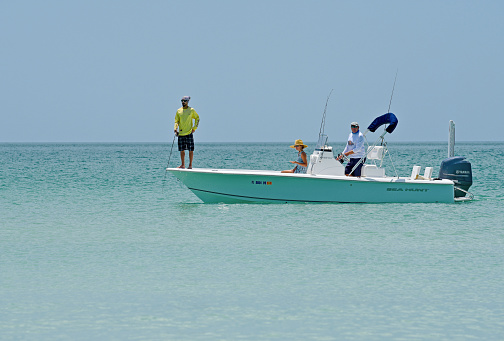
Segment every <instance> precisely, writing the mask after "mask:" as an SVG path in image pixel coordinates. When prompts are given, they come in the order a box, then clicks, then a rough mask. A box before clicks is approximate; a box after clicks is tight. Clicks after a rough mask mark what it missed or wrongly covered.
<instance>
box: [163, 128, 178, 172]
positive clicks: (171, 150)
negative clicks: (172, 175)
mask: <svg viewBox="0 0 504 341" xmlns="http://www.w3.org/2000/svg"><path fill="white" fill-rule="evenodd" d="M176 136H177V134H174V135H173V142H172V144H171V149H170V156H169V157H168V164H167V165H166V167H165V173H164V180H166V173H168V171H167V170H166V169H167V168H168V166H170V159H171V155H172V152H173V145H174V144H175V137H176Z"/></svg>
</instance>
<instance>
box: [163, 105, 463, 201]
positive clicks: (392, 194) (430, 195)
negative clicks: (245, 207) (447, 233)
mask: <svg viewBox="0 0 504 341" xmlns="http://www.w3.org/2000/svg"><path fill="white" fill-rule="evenodd" d="M389 114H390V113H389ZM389 114H385V115H389ZM385 115H382V116H380V117H379V118H383V117H384V116H385ZM391 115H392V116H393V118H395V116H394V115H393V114H391ZM379 118H377V120H378V119H379ZM375 121H376V120H375ZM386 121H387V123H390V120H388V119H387V120H386ZM373 123H375V122H373ZM378 123H380V122H378ZM382 124H384V123H381V124H380V125H382ZM395 125H397V119H396V121H395ZM395 125H394V126H393V127H392V124H390V125H389V127H387V129H388V130H389V131H387V130H386V131H385V132H384V133H383V134H382V135H381V136H380V139H381V145H376V144H375V145H373V146H369V147H368V151H367V153H366V163H365V164H364V165H363V167H362V176H361V177H352V176H345V174H344V166H343V165H342V164H341V163H340V162H339V161H337V160H336V158H335V155H334V153H333V149H332V147H331V146H328V145H327V136H326V135H319V142H318V143H317V146H316V148H315V150H314V152H313V154H312V155H311V156H310V161H309V164H308V169H307V173H306V174H299V173H281V172H280V171H272V170H241V169H213V168H195V169H180V168H167V169H166V170H167V171H168V172H170V173H172V174H173V175H174V176H176V177H177V178H178V179H179V180H180V181H182V183H183V184H184V185H185V186H187V188H189V189H190V190H191V191H192V192H193V193H194V194H195V195H196V196H197V197H198V198H200V199H201V200H202V201H203V202H205V203H293V202H301V203H453V202H455V201H462V200H468V199H471V198H472V195H470V194H469V193H468V192H467V190H468V189H469V187H470V186H471V184H472V173H471V165H470V163H469V162H467V161H465V160H464V158H463V157H450V158H448V159H446V160H444V161H443V163H442V165H441V170H440V176H438V177H436V178H434V177H433V175H432V171H433V168H432V167H426V168H425V171H424V173H423V174H420V169H421V167H420V166H416V165H415V166H413V167H412V172H411V175H410V176H408V177H398V176H393V177H392V176H386V175H385V168H382V161H383V158H384V156H385V155H386V154H387V153H388V150H387V146H386V143H384V139H383V138H384V136H385V134H386V133H387V132H392V131H393V129H394V128H395ZM390 127H392V128H391V129H389V128H390ZM369 128H374V130H373V129H369ZM368 130H369V131H373V132H374V131H375V130H376V127H374V126H372V125H370V126H369V127H368ZM366 132H367V131H366ZM361 161H364V158H363V159H362V160H361ZM466 194H467V195H468V196H466Z"/></svg>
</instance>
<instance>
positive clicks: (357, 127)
mask: <svg viewBox="0 0 504 341" xmlns="http://www.w3.org/2000/svg"><path fill="white" fill-rule="evenodd" d="M351 127H352V128H359V126H351Z"/></svg>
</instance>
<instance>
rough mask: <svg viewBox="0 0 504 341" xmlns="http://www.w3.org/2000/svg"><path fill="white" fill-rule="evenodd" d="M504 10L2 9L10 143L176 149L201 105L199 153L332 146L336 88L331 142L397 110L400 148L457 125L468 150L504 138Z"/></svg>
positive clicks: (294, 1)
mask: <svg viewBox="0 0 504 341" xmlns="http://www.w3.org/2000/svg"><path fill="white" fill-rule="evenodd" d="M503 13H504V2H503V1H497V0H495V1H490V0H482V1H466V0H456V1H455V0H444V1H438V0H436V1H430V0H427V1H408V0H400V1H389V0H383V1H374V0H373V1H371V0H367V1H366V0H362V1H350V0H349V1H338V0H330V1H325V0H320V1H298V0H290V1H280V0H278V1H277V0H268V1H263V0H254V1H235V0H233V1H222V0H213V1H191V0H188V1H153V0H142V1H140V0H138V1H130V0H116V1H112V0H99V1H96V0H86V1H77V0H76V1H66V0H62V1H53V0H44V1H38V0H37V1H30V0H26V1H16V0H0V120H1V121H0V142H167V143H171V142H172V140H173V121H174V116H175V112H176V110H177V109H178V108H179V107H180V105H181V103H180V99H181V97H182V96H185V95H188V96H191V101H190V103H189V104H190V106H192V107H193V108H194V109H195V110H196V111H197V112H198V114H199V115H200V118H201V121H200V126H199V128H198V130H197V131H196V133H195V140H196V143H198V142H293V141H294V140H295V139H303V140H304V141H316V140H317V138H318V134H319V132H320V128H321V121H322V116H323V113H324V108H325V105H326V100H327V97H328V95H329V93H330V92H331V90H333V92H332V94H331V96H330V98H329V101H328V103H327V111H326V120H325V126H324V133H326V134H327V135H328V136H329V140H330V141H345V140H346V138H347V136H348V134H349V133H350V123H351V122H352V121H357V122H359V123H360V126H361V129H362V130H364V128H366V127H367V126H368V125H369V124H370V123H371V122H372V121H373V119H374V118H375V117H377V116H379V115H382V114H384V113H386V112H388V108H389V104H390V111H391V112H393V113H394V114H396V116H397V117H398V119H399V124H398V126H397V129H396V130H395V131H394V133H393V134H391V135H389V136H388V137H387V139H388V141H389V142H391V141H398V142H399V141H400V142H402V141H404V142H409V141H411V142H417V141H418V142H424V141H425V142H428V141H447V139H448V125H449V121H450V120H453V121H454V122H455V124H456V139H457V141H504V133H503V132H502V129H501V127H502V126H504V118H503V116H504V115H503V111H504V109H503V107H504V106H503V105H502V101H503V99H504V96H503V95H504V64H503V61H504V20H502V18H503ZM396 74H397V79H396V83H395V87H394V80H395V77H396ZM392 89H394V91H393V96H392V101H391V103H390V100H391V95H392ZM379 132H381V131H380V130H379V131H378V132H377V133H375V134H376V137H377V136H378V134H379ZM369 136H373V135H369Z"/></svg>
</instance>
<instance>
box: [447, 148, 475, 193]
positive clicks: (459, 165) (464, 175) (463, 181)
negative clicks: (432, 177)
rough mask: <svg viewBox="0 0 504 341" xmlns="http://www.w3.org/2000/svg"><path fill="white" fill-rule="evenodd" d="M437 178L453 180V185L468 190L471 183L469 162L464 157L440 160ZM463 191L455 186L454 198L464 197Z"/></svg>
mask: <svg viewBox="0 0 504 341" xmlns="http://www.w3.org/2000/svg"><path fill="white" fill-rule="evenodd" d="M439 178H440V179H449V180H452V181H453V182H455V187H458V188H461V189H463V190H464V191H468V190H469V187H471V185H472V169H471V163H470V162H469V161H467V160H465V157H462V156H455V157H449V158H447V159H444V160H443V161H441V167H440V168H439ZM465 195H466V193H465V192H463V191H461V190H457V188H455V198H458V197H464V196H465Z"/></svg>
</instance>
